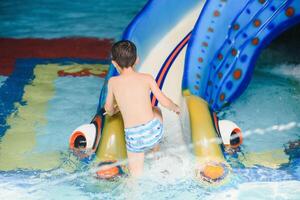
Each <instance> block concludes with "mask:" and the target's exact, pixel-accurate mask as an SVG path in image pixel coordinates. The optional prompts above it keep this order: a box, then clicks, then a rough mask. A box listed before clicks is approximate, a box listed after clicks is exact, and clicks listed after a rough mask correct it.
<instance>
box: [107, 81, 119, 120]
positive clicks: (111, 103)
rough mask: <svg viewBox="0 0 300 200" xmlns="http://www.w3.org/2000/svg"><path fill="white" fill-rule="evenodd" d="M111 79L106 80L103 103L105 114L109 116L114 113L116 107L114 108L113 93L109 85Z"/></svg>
mask: <svg viewBox="0 0 300 200" xmlns="http://www.w3.org/2000/svg"><path fill="white" fill-rule="evenodd" d="M111 84H112V83H111V80H109V81H108V83H107V96H106V101H105V105H104V109H105V111H106V114H108V115H109V116H112V115H114V114H115V113H116V112H117V110H118V109H116V106H115V105H114V94H113V91H112V86H111Z"/></svg>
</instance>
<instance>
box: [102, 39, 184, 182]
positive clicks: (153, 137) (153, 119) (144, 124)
mask: <svg viewBox="0 0 300 200" xmlns="http://www.w3.org/2000/svg"><path fill="white" fill-rule="evenodd" d="M137 62H138V58H137V52H136V47H135V45H134V44H133V43H132V42H131V41H128V40H124V41H119V42H117V43H115V44H114V45H113V47H112V64H113V65H114V66H115V68H116V69H117V70H118V72H119V73H120V75H119V76H116V77H111V78H110V79H109V81H108V91H107V98H106V103H105V106H104V108H105V110H106V112H107V114H109V115H113V114H114V113H116V112H118V111H119V110H120V112H121V114H122V117H123V121H124V126H125V139H126V147H127V155H128V167H129V172H130V174H131V175H132V176H133V177H137V176H140V175H141V174H142V172H143V168H144V153H145V151H147V150H149V149H152V148H154V147H155V146H157V145H158V143H159V142H160V140H161V139H162V130H163V125H162V116H161V112H160V110H159V109H158V108H152V105H151V101H150V98H149V95H150V91H151V92H152V93H153V94H154V96H155V97H156V98H157V100H158V101H159V102H160V104H161V105H162V106H164V107H166V108H168V109H169V110H172V111H174V112H176V113H177V114H179V107H178V106H177V105H176V104H175V103H173V102H172V101H171V100H170V99H169V98H168V97H166V96H165V95H164V94H163V93H162V91H161V90H160V89H159V87H158V86H157V84H156V82H155V80H154V78H153V77H152V76H151V75H148V74H143V73H138V72H136V71H135V70H134V67H135V65H136V64H137ZM114 102H116V103H117V106H116V105H114Z"/></svg>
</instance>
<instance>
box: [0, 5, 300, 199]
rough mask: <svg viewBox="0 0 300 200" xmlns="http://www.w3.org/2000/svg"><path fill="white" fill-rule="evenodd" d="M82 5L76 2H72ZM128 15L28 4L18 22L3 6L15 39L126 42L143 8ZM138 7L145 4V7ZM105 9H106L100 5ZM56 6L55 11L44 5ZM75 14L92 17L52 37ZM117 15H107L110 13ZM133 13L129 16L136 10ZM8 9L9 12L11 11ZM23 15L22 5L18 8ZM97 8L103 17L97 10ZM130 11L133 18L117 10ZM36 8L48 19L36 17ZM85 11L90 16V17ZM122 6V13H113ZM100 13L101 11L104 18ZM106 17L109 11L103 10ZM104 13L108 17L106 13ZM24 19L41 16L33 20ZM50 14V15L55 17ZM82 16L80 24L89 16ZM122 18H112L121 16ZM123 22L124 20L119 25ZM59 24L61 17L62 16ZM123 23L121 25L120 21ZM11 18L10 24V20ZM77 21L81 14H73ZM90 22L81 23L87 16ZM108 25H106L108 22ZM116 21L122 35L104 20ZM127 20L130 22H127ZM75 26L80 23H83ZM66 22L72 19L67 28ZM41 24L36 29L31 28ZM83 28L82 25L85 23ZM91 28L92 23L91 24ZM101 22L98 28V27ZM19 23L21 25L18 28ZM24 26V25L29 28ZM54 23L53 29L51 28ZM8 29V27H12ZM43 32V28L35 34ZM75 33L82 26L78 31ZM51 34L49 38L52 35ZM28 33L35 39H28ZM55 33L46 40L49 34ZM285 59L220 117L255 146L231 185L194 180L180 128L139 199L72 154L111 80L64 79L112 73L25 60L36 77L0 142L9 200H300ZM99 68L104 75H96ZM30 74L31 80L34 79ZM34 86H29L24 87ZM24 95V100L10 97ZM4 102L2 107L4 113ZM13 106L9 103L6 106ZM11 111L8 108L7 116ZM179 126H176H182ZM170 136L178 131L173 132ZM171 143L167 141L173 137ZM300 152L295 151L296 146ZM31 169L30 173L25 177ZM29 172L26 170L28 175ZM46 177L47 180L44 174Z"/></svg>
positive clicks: (294, 102)
mask: <svg viewBox="0 0 300 200" xmlns="http://www.w3.org/2000/svg"><path fill="white" fill-rule="evenodd" d="M72 2H74V1H72ZM126 2H127V3H124V2H123V4H126V5H127V4H128V7H126V6H125V5H123V4H122V1H120V2H119V3H121V4H117V3H116V2H115V1H99V2H98V1H91V2H90V4H89V5H88V4H85V6H86V8H85V9H83V8H82V4H80V3H79V2H76V1H75V2H74V4H71V3H70V2H65V3H62V4H60V3H57V2H55V1H45V2H43V3H44V4H41V3H40V2H34V1H33V2H31V4H32V5H31V4H30V3H28V4H21V3H19V4H20V5H19V7H18V6H17V7H18V9H20V12H19V13H20V14H19V15H21V17H16V18H14V19H12V18H10V17H13V16H14V15H13V14H12V13H10V14H9V10H10V9H11V11H10V12H12V9H13V8H12V7H15V5H14V6H11V4H10V3H3V4H2V2H1V4H2V6H1V7H2V8H3V7H5V8H9V9H6V10H7V12H8V13H6V15H5V17H6V20H4V21H2V25H1V26H0V27H1V30H4V28H5V29H6V30H7V32H4V33H2V34H3V35H2V36H6V37H43V38H53V37H64V36H74V35H80V36H89V37H92V36H94V37H114V38H117V37H119V36H120V34H121V32H122V30H123V29H124V27H125V26H126V23H128V22H129V21H130V19H131V18H132V17H133V16H134V15H135V13H136V12H137V11H138V10H139V9H140V7H141V6H142V4H143V3H144V2H142V1H126ZM137 2H139V3H138V4H137ZM97 3H99V4H97ZM48 4H49V6H50V5H52V6H53V7H50V8H53V9H52V10H50V9H49V7H48V6H47V7H46V6H45V5H48ZM66 4H67V5H72V6H74V7H72V9H71V8H70V10H69V11H70V12H71V13H72V12H73V11H74V10H76V8H77V9H78V11H77V12H79V11H80V13H81V12H82V13H83V15H84V13H86V12H87V11H88V13H89V14H90V15H87V16H85V17H82V19H83V21H82V23H81V24H82V25H81V26H75V29H72V28H71V27H72V25H74V23H75V22H74V21H76V20H75V19H73V20H68V18H67V19H66V20H62V19H58V20H60V21H62V22H61V23H63V24H62V25H60V27H68V28H65V29H58V30H53V29H52V28H51V30H52V31H51V32H48V31H47V30H48V29H50V28H49V27H51V26H55V23H53V18H51V15H50V17H47V18H46V19H43V17H44V16H49V15H48V14H49V13H50V12H51V11H54V10H56V12H57V13H56V14H57V15H59V16H62V15H63V14H64V13H68V11H65V10H64V9H62V8H66V7H68V6H66ZM107 4H108V5H109V6H110V7H111V10H110V9H104V10H103V8H104V7H108V5H107ZM131 4H132V5H133V6H130V5H131ZM4 5H5V6H4ZM17 5H18V4H17ZM91 5H99V7H98V6H95V10H94V13H93V14H91V11H90V10H89V8H90V7H92V6H91ZM120 5H123V6H121V8H122V9H126V14H125V15H124V12H122V10H121V11H119V12H116V11H115V10H114V9H116V10H118V9H120V7H119V6H120ZM31 6H32V7H36V8H37V11H39V10H42V11H39V12H42V13H43V14H41V15H39V14H36V15H35V14H32V13H31V12H37V11H34V9H29V8H31ZM85 6H84V7H85ZM114 6H115V7H114ZM97 7H98V9H100V10H97ZM101 9H102V10H101ZM99 11H102V12H99ZM22 13H23V16H29V15H31V16H34V17H32V18H30V17H29V19H26V18H25V19H24V18H23V17H22ZM47 13H48V14H47ZM80 13H79V14H80ZM112 13H113V14H112ZM114 14H115V15H114ZM57 15H55V14H54V17H55V16H57ZM98 15H100V16H105V17H103V18H101V19H103V22H102V21H101V25H102V28H103V27H105V28H103V30H104V29H105V31H107V30H110V31H108V32H104V31H103V30H101V29H98V28H97V27H96V28H95V29H93V30H92V31H89V30H88V29H89V28H90V27H93V28H94V27H95V24H98V23H100V22H98V20H96V19H95V16H98ZM120 15H121V16H122V17H121V16H120ZM9 16H10V17H9ZM68 16H70V17H71V18H72V16H73V17H74V16H77V15H76V12H75V13H73V14H70V13H69V14H68ZM79 16H82V15H79ZM100 16H98V17H99V18H100ZM110 16H113V18H112V20H115V21H114V23H113V24H114V27H113V28H112V29H110V28H108V27H110V26H111V25H110V24H111V22H107V21H106V22H104V21H105V20H104V19H105V18H107V17H110ZM123 16H125V17H123ZM75 18H76V17H75ZM37 19H41V20H42V21H43V22H44V23H45V26H40V27H39V28H38V30H40V31H36V29H30V28H28V29H23V28H21V29H19V30H18V29H15V28H12V27H14V26H15V25H16V24H19V25H20V26H21V27H22V26H25V24H29V25H32V24H37V23H38V22H37V21H36V20H37ZM64 19H65V18H64ZM31 20H33V21H31ZM77 20H79V19H77ZM88 21H89V22H88ZM92 21H93V22H94V24H93V25H91V24H89V23H92ZM14 23H15V24H14ZM22 23H24V24H22ZM51 23H52V25H51ZM3 24H6V25H3ZM33 26H34V25H33ZM73 27H74V26H73ZM43 28H44V29H43ZM24 30H26V31H24ZM45 32H47V33H45ZM285 51H286V50H283V51H280V52H273V51H271V50H267V51H266V52H265V53H264V54H262V56H261V59H260V62H259V63H258V66H257V67H256V71H255V75H254V78H253V80H252V81H251V84H250V86H249V87H248V89H247V90H246V92H245V93H244V94H243V95H242V96H241V97H240V98H239V99H238V100H237V101H236V102H234V103H233V104H231V105H230V106H229V107H227V108H226V109H225V110H223V111H222V112H220V113H219V117H220V118H225V117H226V118H227V119H230V120H233V121H235V122H236V123H237V124H238V125H239V126H240V127H242V129H243V131H244V133H245V134H246V137H245V138H244V143H243V145H242V147H241V148H242V151H241V153H239V154H238V156H236V157H230V156H228V157H227V160H228V162H229V163H230V164H231V166H232V167H233V171H232V173H231V179H230V181H229V182H228V183H227V184H224V185H221V186H218V187H207V186H204V185H201V184H199V183H198V182H197V181H196V180H194V179H193V177H192V176H191V174H192V173H191V170H192V167H191V165H192V164H191V163H192V162H191V161H192V159H193V158H192V156H191V154H190V153H189V151H190V150H189V149H188V148H187V147H186V145H185V144H184V142H180V141H181V140H182V137H181V135H180V134H179V132H178V130H177V129H178V127H173V128H170V129H168V132H170V133H171V134H172V136H173V137H166V138H165V142H164V143H163V145H162V155H161V157H160V158H159V159H158V160H156V159H154V160H152V159H147V165H146V174H147V175H146V176H145V177H144V178H143V180H141V182H140V183H138V184H137V185H135V187H136V188H137V189H136V190H137V192H135V193H132V192H130V187H131V185H130V183H128V181H127V180H126V179H120V180H117V181H115V182H107V181H99V180H97V179H95V178H94V177H93V173H92V170H93V169H92V168H90V166H89V165H88V164H85V163H82V162H79V161H78V160H77V159H76V158H75V157H74V156H73V155H72V154H71V153H70V152H69V151H68V137H69V135H70V133H71V131H72V130H73V129H74V128H75V127H77V126H79V125H80V124H83V123H85V122H87V121H89V120H90V119H91V118H92V116H93V115H94V113H95V110H96V107H97V104H98V98H99V93H100V91H99V90H100V88H101V85H102V84H103V78H99V77H98V76H86V77H72V76H58V71H60V70H62V69H63V70H65V71H67V72H68V71H80V70H81V69H82V68H97V69H105V68H106V67H107V63H105V62H103V63H100V62H99V61H93V62H92V61H87V60H84V61H77V60H67V61H68V62H66V60H59V59H58V60H48V61H46V62H45V61H40V60H38V61H36V60H31V61H30V63H31V65H30V66H32V67H31V68H30V66H29V65H28V60H20V61H18V62H17V63H16V67H17V69H20V70H23V72H24V70H25V71H27V72H28V73H24V74H25V75H26V74H27V76H26V77H25V75H24V76H22V77H21V76H18V74H16V76H15V77H13V78H14V79H13V80H15V82H14V83H15V85H14V86H16V87H18V84H19V85H21V84H22V88H21V89H20V90H22V98H21V100H19V101H18V102H14V105H15V109H13V110H12V111H11V112H10V114H9V117H8V120H6V123H5V124H1V127H3V126H7V127H6V129H5V132H4V136H2V137H1V139H0V148H1V151H0V160H1V161H0V165H1V168H2V169H1V170H0V188H1V189H0V191H1V192H0V197H1V198H8V199H126V198H127V199H128V198H130V199H132V198H134V197H135V198H139V199H153V198H156V199H170V198H172V199H200V198H201V199H202V198H204V199H215V198H218V197H220V198H227V199H253V196H255V198H256V199H298V198H299V196H300V191H299V186H300V153H299V146H298V147H297V146H296V147H295V145H296V142H297V141H299V140H300V126H299V123H300V116H299V113H300V106H299V101H300V79H299V74H300V62H295V61H293V62H292V63H288V64H286V63H285V61H286V60H289V59H290V58H289V57H286V58H285V59H282V60H279V61H278V60H275V61H274V60H273V59H272V56H271V55H273V54H274V53H277V55H284V54H283V53H284V52H285ZM95 65H96V66H95ZM30 70H31V71H30ZM9 78H12V77H6V76H0V88H3V87H4V86H6V87H8V86H9V85H8V84H11V83H12V81H10V82H9V81H8V80H9ZM24 80H26V81H24ZM10 94H12V95H15V96H17V95H16V94H15V91H12V93H10ZM3 102H4V101H3V100H2V101H1V104H3ZM4 103H7V102H4ZM4 109H5V108H4ZM174 120H175V119H174ZM166 126H169V127H170V125H166ZM171 134H167V135H171ZM293 145H294V146H293ZM22 166H23V169H22ZM24 168H26V170H24ZM37 169H38V170H37Z"/></svg>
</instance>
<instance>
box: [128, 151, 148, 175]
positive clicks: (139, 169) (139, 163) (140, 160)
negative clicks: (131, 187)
mask: <svg viewBox="0 0 300 200" xmlns="http://www.w3.org/2000/svg"><path fill="white" fill-rule="evenodd" d="M127 156H128V168H129V172H130V175H131V176H132V177H135V178H136V177H139V176H141V175H142V174H143V170H144V158H145V154H144V153H133V152H129V151H127Z"/></svg>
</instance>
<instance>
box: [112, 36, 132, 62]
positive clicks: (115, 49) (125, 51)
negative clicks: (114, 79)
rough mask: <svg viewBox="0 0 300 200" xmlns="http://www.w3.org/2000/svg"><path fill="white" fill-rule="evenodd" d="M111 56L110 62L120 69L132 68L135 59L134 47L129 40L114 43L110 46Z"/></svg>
mask: <svg viewBox="0 0 300 200" xmlns="http://www.w3.org/2000/svg"><path fill="white" fill-rule="evenodd" d="M111 54H112V60H114V61H115V62H117V63H118V65H119V66H120V67H122V68H128V67H131V66H133V65H134V63H135V61H136V58H137V53H136V46H135V45H134V43H133V42H131V41H129V40H121V41H119V42H116V43H115V44H114V45H113V46H112V50H111Z"/></svg>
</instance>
